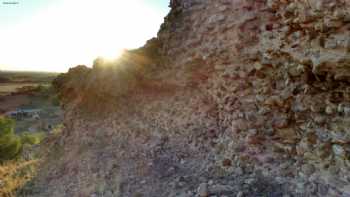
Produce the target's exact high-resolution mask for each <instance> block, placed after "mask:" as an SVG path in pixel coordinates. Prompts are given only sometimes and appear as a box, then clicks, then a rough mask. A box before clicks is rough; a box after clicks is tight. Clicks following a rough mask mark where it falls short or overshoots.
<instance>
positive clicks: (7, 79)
mask: <svg viewBox="0 0 350 197" xmlns="http://www.w3.org/2000/svg"><path fill="white" fill-rule="evenodd" d="M58 74H59V73H47V72H22V71H21V72H15V71H0V83H47V82H51V81H52V80H53V79H55V78H56V76H57V75H58Z"/></svg>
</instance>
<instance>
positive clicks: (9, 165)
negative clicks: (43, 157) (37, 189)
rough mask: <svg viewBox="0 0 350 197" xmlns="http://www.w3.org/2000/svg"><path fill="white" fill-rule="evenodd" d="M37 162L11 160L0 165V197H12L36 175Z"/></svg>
mask: <svg viewBox="0 0 350 197" xmlns="http://www.w3.org/2000/svg"><path fill="white" fill-rule="evenodd" d="M38 163H39V160H29V161H21V160H13V161H7V162H4V163H2V164H0V196H1V197H14V196H15V193H16V191H17V190H18V189H20V188H22V187H23V186H24V185H25V184H26V183H27V182H28V181H30V180H31V179H32V178H33V177H34V176H35V174H36V170H37V166H38Z"/></svg>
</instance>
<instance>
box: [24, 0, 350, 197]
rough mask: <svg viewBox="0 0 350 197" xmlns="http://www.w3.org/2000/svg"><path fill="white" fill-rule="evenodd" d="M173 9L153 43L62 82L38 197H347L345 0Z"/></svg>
mask: <svg viewBox="0 0 350 197" xmlns="http://www.w3.org/2000/svg"><path fill="white" fill-rule="evenodd" d="M171 7H172V10H171V12H170V13H169V15H168V16H167V17H166V18H165V22H164V24H163V25H162V27H161V29H160V31H159V33H158V38H156V39H153V40H151V41H150V42H148V44H146V45H145V47H143V48H141V49H138V50H134V51H130V52H128V53H126V54H125V55H124V56H123V57H122V58H121V59H120V60H118V61H117V62H104V61H103V60H100V61H96V62H95V66H94V68H92V69H89V68H86V67H84V66H79V67H77V68H74V69H71V70H70V72H69V73H68V74H65V75H61V76H60V77H59V78H58V79H57V80H56V82H55V84H56V87H57V88H58V89H60V94H61V98H62V100H63V103H64V109H65V126H66V129H65V131H64V134H63V136H62V137H61V139H59V140H58V141H57V142H56V143H55V146H54V147H55V148H54V150H53V151H52V153H51V154H50V155H49V156H48V159H47V160H46V162H44V163H43V164H42V170H41V172H40V173H39V176H38V177H37V178H36V179H35V180H34V182H33V187H32V190H31V191H30V193H31V195H33V196H91V197H92V196H125V197H130V196H135V197H136V196H137V197H140V196H145V197H158V196H179V197H180V196H181V197H186V196H200V197H207V196H212V197H214V196H222V197H223V196H228V197H229V196H237V197H238V196H283V197H287V196H350V176H349V170H350V159H349V154H350V147H349V142H350V131H349V124H350V122H349V116H350V94H349V74H350V73H349V71H350V69H349V65H350V56H349V51H350V37H349V32H350V31H349V28H350V10H349V8H350V2H349V1H347V0H343V1H342V0H307V1H297V0H237V1H231V0H217V1H211V0H172V1H171ZM101 65H102V66H101Z"/></svg>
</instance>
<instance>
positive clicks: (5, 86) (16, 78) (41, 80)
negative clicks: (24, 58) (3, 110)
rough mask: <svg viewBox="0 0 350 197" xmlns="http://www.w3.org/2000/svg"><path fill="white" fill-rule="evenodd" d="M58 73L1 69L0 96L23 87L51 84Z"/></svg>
mask: <svg viewBox="0 0 350 197" xmlns="http://www.w3.org/2000/svg"><path fill="white" fill-rule="evenodd" d="M57 75H58V73H45V72H12V71H11V72H10V71H0V96H6V95H11V94H12V93H16V92H17V91H18V90H19V89H21V88H23V87H30V86H32V87H36V86H39V85H41V86H49V84H50V83H51V82H52V80H53V79H55V77H56V76H57Z"/></svg>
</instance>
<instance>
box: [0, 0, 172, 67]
mask: <svg viewBox="0 0 350 197" xmlns="http://www.w3.org/2000/svg"><path fill="white" fill-rule="evenodd" d="M166 12H167V9H160V8H157V7H155V6H151V5H150V4H148V3H147V0H127V1H122V0H98V1H97V0H64V1H62V2H61V3H59V4H57V5H54V6H51V7H48V8H46V9H44V10H42V11H40V12H38V14H36V15H35V16H32V17H31V18H29V19H26V20H24V22H22V23H20V24H16V25H12V26H9V27H8V28H6V29H2V30H1V31H0V43H1V44H0V69H11V70H40V71H60V72H61V71H66V70H67V69H68V68H69V67H72V66H75V65H78V64H86V65H91V64H92V62H93V60H94V59H95V58H96V57H98V56H102V57H108V58H112V57H116V56H118V55H119V54H120V52H121V51H122V50H123V49H125V48H136V47H140V46H142V45H143V44H144V43H145V42H146V40H148V39H150V38H152V37H154V36H156V33H157V31H158V29H159V26H160V24H161V23H162V22H163V17H164V16H165V15H166Z"/></svg>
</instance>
